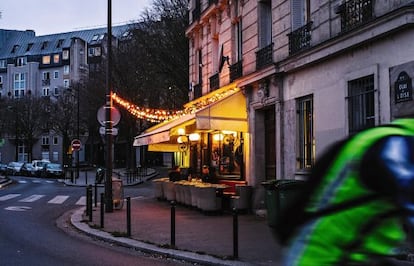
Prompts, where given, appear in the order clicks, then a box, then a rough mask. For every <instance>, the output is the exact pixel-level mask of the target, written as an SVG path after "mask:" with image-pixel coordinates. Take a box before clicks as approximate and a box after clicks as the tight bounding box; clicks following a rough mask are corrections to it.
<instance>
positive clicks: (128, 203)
mask: <svg viewBox="0 0 414 266" xmlns="http://www.w3.org/2000/svg"><path fill="white" fill-rule="evenodd" d="M127 235H128V236H131V197H127Z"/></svg>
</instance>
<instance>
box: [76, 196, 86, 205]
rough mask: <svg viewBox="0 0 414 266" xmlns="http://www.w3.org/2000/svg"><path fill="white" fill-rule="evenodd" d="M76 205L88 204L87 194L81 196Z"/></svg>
mask: <svg viewBox="0 0 414 266" xmlns="http://www.w3.org/2000/svg"><path fill="white" fill-rule="evenodd" d="M76 205H86V196H82V197H80V198H79V200H78V201H77V202H76Z"/></svg>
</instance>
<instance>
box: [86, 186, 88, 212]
mask: <svg viewBox="0 0 414 266" xmlns="http://www.w3.org/2000/svg"><path fill="white" fill-rule="evenodd" d="M88 202H89V187H86V215H89V204H88Z"/></svg>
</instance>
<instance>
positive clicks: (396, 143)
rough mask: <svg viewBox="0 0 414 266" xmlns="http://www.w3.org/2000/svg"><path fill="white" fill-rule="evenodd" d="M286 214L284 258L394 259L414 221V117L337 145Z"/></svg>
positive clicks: (328, 261)
mask: <svg viewBox="0 0 414 266" xmlns="http://www.w3.org/2000/svg"><path fill="white" fill-rule="evenodd" d="M282 214H283V215H281V216H280V219H279V220H278V221H277V223H278V224H277V225H276V227H275V228H273V229H274V233H275V234H276V236H277V238H278V240H279V241H280V242H281V243H282V244H285V245H287V248H286V254H285V258H284V265H289V266H290V265H317V266H321V265H392V263H391V262H392V261H393V260H390V258H395V257H396V256H398V250H397V248H398V247H401V245H403V244H405V243H406V242H405V241H406V240H407V234H408V232H410V231H411V226H412V225H413V224H414V119H408V118H405V119H397V120H395V121H394V122H393V123H391V124H390V125H384V126H378V127H375V128H370V129H367V130H364V131H361V132H359V133H358V134H355V135H354V136H351V137H350V138H348V139H347V140H344V141H341V142H340V143H338V144H336V145H334V146H333V147H331V148H330V149H329V150H328V151H327V152H326V153H325V154H324V155H323V156H322V157H321V158H319V159H318V161H317V163H316V165H315V167H314V168H313V169H312V174H311V176H310V178H309V179H308V181H307V185H306V186H305V188H304V190H303V191H301V194H300V196H298V197H297V199H296V201H294V202H293V203H292V205H291V206H290V207H289V208H285V209H284V212H283V213H282Z"/></svg>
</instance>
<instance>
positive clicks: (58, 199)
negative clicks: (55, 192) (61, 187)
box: [47, 195, 69, 204]
mask: <svg viewBox="0 0 414 266" xmlns="http://www.w3.org/2000/svg"><path fill="white" fill-rule="evenodd" d="M68 198H69V196H61V195H59V196H56V197H54V198H53V199H51V200H49V201H48V202H47V203H52V204H62V203H63V202H65V200H67V199H68Z"/></svg>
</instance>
